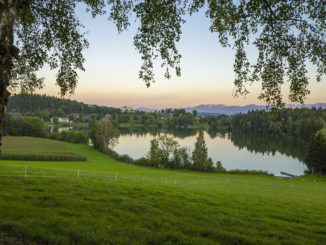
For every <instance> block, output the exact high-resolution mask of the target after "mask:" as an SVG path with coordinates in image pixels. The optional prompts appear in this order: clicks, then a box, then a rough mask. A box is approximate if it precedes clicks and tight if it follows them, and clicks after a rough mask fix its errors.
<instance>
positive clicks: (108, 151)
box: [104, 148, 119, 159]
mask: <svg viewBox="0 0 326 245" xmlns="http://www.w3.org/2000/svg"><path fill="white" fill-rule="evenodd" d="M104 153H105V154H106V155H108V156H110V157H112V158H114V159H118V157H119V154H118V153H117V152H116V151H114V150H112V149H110V148H109V149H107V150H106V151H105V152H104Z"/></svg>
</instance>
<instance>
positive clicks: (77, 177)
mask: <svg viewBox="0 0 326 245" xmlns="http://www.w3.org/2000/svg"><path fill="white" fill-rule="evenodd" d="M79 173H80V169H78V174H77V178H79Z"/></svg>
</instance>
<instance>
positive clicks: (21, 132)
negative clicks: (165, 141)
mask: <svg viewBox="0 0 326 245" xmlns="http://www.w3.org/2000/svg"><path fill="white" fill-rule="evenodd" d="M5 134H6V135H12V136H33V137H45V136H46V129H45V123H44V121H43V120H42V119H40V118H38V117H29V116H24V117H21V116H18V117H11V116H10V115H9V114H7V120H6V131H5Z"/></svg>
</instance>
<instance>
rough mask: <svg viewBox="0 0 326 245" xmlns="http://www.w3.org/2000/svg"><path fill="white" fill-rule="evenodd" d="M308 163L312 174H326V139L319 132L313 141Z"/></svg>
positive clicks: (309, 150)
mask: <svg viewBox="0 0 326 245" xmlns="http://www.w3.org/2000/svg"><path fill="white" fill-rule="evenodd" d="M306 162H307V165H308V167H309V168H310V170H311V172H312V173H313V174H314V173H315V172H316V171H318V172H319V174H322V173H326V137H325V136H324V135H323V134H322V133H321V132H318V133H317V134H316V135H315V136H314V137H313V138H312V140H311V142H310V145H309V148H308V153H307V157H306Z"/></svg>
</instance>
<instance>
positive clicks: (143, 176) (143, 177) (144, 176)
mask: <svg viewBox="0 0 326 245" xmlns="http://www.w3.org/2000/svg"><path fill="white" fill-rule="evenodd" d="M144 182H145V176H143V184H144Z"/></svg>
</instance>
